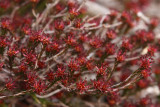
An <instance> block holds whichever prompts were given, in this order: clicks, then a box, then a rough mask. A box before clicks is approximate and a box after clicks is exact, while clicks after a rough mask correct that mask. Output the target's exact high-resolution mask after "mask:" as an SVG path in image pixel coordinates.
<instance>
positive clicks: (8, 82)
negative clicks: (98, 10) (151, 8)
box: [0, 0, 160, 107]
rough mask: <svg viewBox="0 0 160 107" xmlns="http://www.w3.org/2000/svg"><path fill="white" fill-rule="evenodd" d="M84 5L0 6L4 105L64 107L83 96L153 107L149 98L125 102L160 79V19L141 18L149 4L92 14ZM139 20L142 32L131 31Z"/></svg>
mask: <svg viewBox="0 0 160 107" xmlns="http://www.w3.org/2000/svg"><path fill="white" fill-rule="evenodd" d="M86 2H87V1H83V2H82V3H79V2H78V1H76V0H5V1H4V2H3V1H0V19H1V20H0V71H1V73H0V75H1V74H2V75H4V76H2V77H0V82H1V86H0V88H1V91H0V92H1V96H0V99H1V100H2V102H4V103H5V101H9V100H10V99H12V98H13V97H14V98H18V96H23V97H25V98H30V97H32V98H33V99H35V101H37V102H38V103H40V104H42V105H44V104H46V105H50V103H48V101H50V102H53V105H54V104H56V103H57V101H55V100H54V99H58V102H60V104H62V106H64V105H65V104H69V102H71V101H72V98H73V97H77V98H78V97H79V95H80V96H81V97H82V98H81V99H83V97H89V98H90V99H91V98H92V97H95V98H96V99H101V98H103V99H104V102H105V104H106V105H110V106H123V107H142V106H146V105H148V107H158V106H156V104H155V105H154V103H152V101H151V99H150V98H149V97H145V98H140V99H139V100H138V101H137V102H133V101H129V100H127V98H129V96H130V95H131V96H132V95H133V94H134V93H136V92H137V91H138V90H142V89H143V88H145V87H147V86H148V85H150V84H151V83H150V80H149V78H153V77H156V76H157V75H158V76H157V77H159V74H160V72H159V71H160V68H159V67H158V66H159V64H160V61H159V62H158V61H157V60H159V57H158V58H157V57H156V55H155V53H156V54H157V53H158V54H159V47H160V42H159V41H160V40H158V39H157V38H156V34H155V29H156V27H157V26H158V24H159V20H158V18H151V19H149V18H148V20H147V21H146V20H144V17H146V16H144V14H143V13H142V8H143V7H145V6H146V5H148V4H149V0H137V1H135V0H131V1H130V2H126V5H125V6H126V7H125V8H126V10H127V9H128V11H122V12H120V11H117V10H113V9H110V13H108V14H104V15H97V16H92V15H89V14H88V11H87V7H86V6H85V3H86ZM90 2H93V1H90ZM142 15H143V17H142ZM146 18H147V17H146ZM140 22H143V23H144V24H145V25H144V26H145V28H144V29H143V28H139V29H136V27H137V26H138V25H139V23H140ZM155 57H156V58H155ZM153 71H154V72H153ZM152 74H153V75H152ZM155 79H156V78H155ZM148 81H149V82H148ZM158 83H159V82H158ZM4 99H6V100H4ZM41 99H47V100H48V101H46V100H44V102H45V103H44V102H43V101H42V100H41ZM82 101H83V100H82ZM62 102H63V103H62ZM85 103H86V104H89V103H87V102H85ZM57 104H58V103H57ZM54 106H56V105H54ZM57 106H58V105H57Z"/></svg>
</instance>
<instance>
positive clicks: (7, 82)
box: [5, 79, 16, 90]
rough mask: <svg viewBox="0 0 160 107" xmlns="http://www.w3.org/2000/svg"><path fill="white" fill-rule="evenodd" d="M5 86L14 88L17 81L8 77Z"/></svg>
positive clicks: (10, 88)
mask: <svg viewBox="0 0 160 107" xmlns="http://www.w3.org/2000/svg"><path fill="white" fill-rule="evenodd" d="M5 86H6V88H7V89H8V90H13V89H14V88H16V87H15V81H13V79H7V81H6V85H5Z"/></svg>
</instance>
